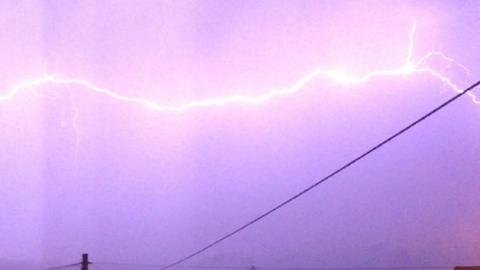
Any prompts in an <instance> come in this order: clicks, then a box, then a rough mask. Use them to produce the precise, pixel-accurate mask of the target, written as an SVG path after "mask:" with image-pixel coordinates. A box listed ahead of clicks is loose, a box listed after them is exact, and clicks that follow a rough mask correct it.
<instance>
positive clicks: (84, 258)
mask: <svg viewBox="0 0 480 270" xmlns="http://www.w3.org/2000/svg"><path fill="white" fill-rule="evenodd" d="M89 264H90V262H89V261H88V253H83V254H82V270H88V265H89Z"/></svg>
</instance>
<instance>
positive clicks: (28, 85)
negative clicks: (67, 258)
mask: <svg viewBox="0 0 480 270" xmlns="http://www.w3.org/2000/svg"><path fill="white" fill-rule="evenodd" d="M416 30H417V22H416V21H415V20H414V21H413V23H412V28H411V30H410V34H409V43H408V48H407V55H406V59H405V62H404V64H403V65H401V66H400V67H398V68H394V69H378V70H373V71H370V72H368V73H366V74H364V75H362V76H354V75H349V74H347V73H345V72H342V71H339V70H332V69H322V68H317V69H314V70H312V71H310V72H308V73H306V74H305V75H304V76H303V77H301V78H300V79H298V80H297V81H296V82H295V83H294V84H292V85H290V86H289V87H286V88H283V89H278V90H271V91H267V92H265V93H263V94H260V95H240V94H239V95H232V96H224V97H213V98H209V99H201V100H192V101H189V102H185V103H181V104H163V103H159V102H156V101H154V100H150V99H146V98H140V97H134V96H126V95H122V94H120V93H118V92H116V91H114V90H112V89H108V88H103V87H99V86H96V85H94V84H93V83H92V82H89V81H86V80H82V79H77V78H61V77H59V76H56V75H47V76H44V77H41V78H38V79H34V80H30V81H24V82H21V83H19V84H17V85H15V86H14V87H13V88H12V89H11V90H10V91H9V92H7V93H6V94H5V95H3V96H0V102H2V101H7V100H11V99H13V98H15V96H16V95H17V94H18V93H19V92H21V91H26V90H29V89H33V88H35V87H39V86H42V85H47V84H55V85H76V86H81V87H82V88H83V89H86V90H88V91H91V92H94V93H98V94H102V95H105V96H108V97H110V98H113V99H116V100H118V101H122V102H128V103H133V104H137V105H141V106H144V107H147V108H149V109H152V110H155V111H176V112H184V111H187V110H190V109H194V108H202V107H212V106H225V105H228V104H233V103H237V104H251V105H254V104H261V103H264V102H266V101H268V100H271V99H274V98H278V97H281V96H286V95H291V94H294V93H297V92H300V91H301V90H302V89H304V88H305V87H306V86H307V85H308V84H310V83H312V82H313V81H314V80H316V79H318V78H320V77H323V78H326V79H330V80H332V81H333V82H335V83H338V84H342V85H350V84H362V83H367V82H369V81H371V80H373V79H375V78H377V77H398V76H409V75H413V74H429V75H431V76H433V77H434V78H436V79H438V80H439V81H440V82H442V83H443V84H444V85H446V86H447V87H449V88H450V89H451V90H453V91H455V92H461V89H460V88H459V87H458V86H457V85H456V84H455V83H454V82H453V81H452V80H451V79H450V78H449V77H447V76H445V75H442V73H441V72H439V71H437V70H435V69H434V68H431V67H428V66H426V65H425V63H427V62H428V60H430V59H432V58H434V57H438V58H440V59H441V60H442V61H445V62H446V63H448V64H449V65H452V64H454V65H456V66H458V67H460V68H461V69H462V70H463V71H464V72H465V73H466V74H467V75H468V76H470V73H471V72H470V70H469V69H468V68H467V67H465V66H463V65H461V64H458V63H456V62H455V61H454V60H453V59H452V58H450V57H448V56H447V55H445V54H444V53H442V52H439V51H431V52H429V53H428V54H425V55H424V56H423V57H421V58H420V59H419V60H418V61H416V62H415V61H413V51H414V37H415V33H416ZM468 94H469V96H470V97H471V99H472V101H473V102H474V103H475V104H480V100H479V99H478V98H477V97H476V96H475V95H474V94H472V93H470V92H469V93H468ZM76 115H77V116H75V118H77V117H78V114H77V113H76ZM75 129H77V127H76V126H75Z"/></svg>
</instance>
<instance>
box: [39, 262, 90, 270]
mask: <svg viewBox="0 0 480 270" xmlns="http://www.w3.org/2000/svg"><path fill="white" fill-rule="evenodd" d="M81 264H82V263H72V264H65V265H59V266H52V267H49V268H42V270H57V269H64V268H69V267H73V266H77V265H81Z"/></svg>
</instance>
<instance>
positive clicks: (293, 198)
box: [162, 81, 480, 270]
mask: <svg viewBox="0 0 480 270" xmlns="http://www.w3.org/2000/svg"><path fill="white" fill-rule="evenodd" d="M478 85H480V81H478V82H476V83H474V84H473V85H471V86H470V87H468V88H467V89H465V90H463V91H462V92H460V93H458V94H457V95H455V96H453V97H452V98H450V99H448V100H447V101H445V102H444V103H442V104H440V105H439V106H437V107H436V108H434V109H433V110H431V111H430V112H428V113H427V114H425V115H423V116H422V117H420V118H419V119H417V120H416V121H414V122H413V123H411V124H410V125H408V126H406V127H404V128H402V129H401V130H400V131H398V132H396V133H395V134H393V135H392V136H390V137H388V138H387V139H385V140H383V141H382V142H380V143H379V144H377V145H375V146H374V147H372V148H370V149H369V150H368V151H366V152H364V153H363V154H361V155H359V156H358V157H356V158H354V159H353V160H351V161H350V162H348V163H346V164H345V165H343V166H342V167H340V168H339V169H337V170H335V171H334V172H332V173H330V174H329V175H327V176H325V177H324V178H322V179H320V180H318V181H317V182H315V183H313V184H312V185H310V186H309V187H307V188H305V189H304V190H302V191H300V192H299V193H297V194H295V195H294V196H292V197H290V198H289V199H287V200H285V201H284V202H282V203H280V204H278V205H277V206H275V207H273V208H272V209H270V210H268V211H266V212H265V213H263V214H261V215H260V216H258V217H256V218H255V219H253V220H251V221H249V222H247V223H246V224H244V225H242V226H240V227H239V228H237V229H235V230H234V231H232V232H230V233H228V234H226V235H225V236H223V237H221V238H219V239H217V240H215V241H213V242H212V243H210V244H208V245H206V246H205V247H203V248H201V249H199V250H197V251H195V252H193V253H191V254H190V255H187V256H185V257H183V258H181V259H178V260H176V261H175V262H173V263H171V264H168V265H166V266H164V267H163V268H162V270H166V269H168V268H172V267H174V266H176V265H179V264H181V263H183V262H185V261H187V260H189V259H191V258H193V257H195V256H197V255H199V254H200V253H203V252H205V251H206V250H208V249H210V248H211V247H213V246H215V245H217V244H219V243H220V242H223V241H224V240H226V239H228V238H230V237H232V236H234V235H235V234H237V233H239V232H241V231H243V230H245V229H246V228H247V227H250V226H251V225H253V224H254V223H257V222H258V221H260V220H261V219H263V218H265V217H267V216H269V215H270V214H272V213H273V212H275V211H277V210H278V209H280V208H282V207H284V206H285V205H287V204H289V203H291V202H292V201H294V200H296V199H297V198H299V197H300V196H302V195H304V194H305V193H307V192H309V191H310V190H312V189H314V188H316V187H317V186H318V185H320V184H322V183H324V182H325V181H327V180H329V179H330V178H332V177H333V176H335V175H337V174H338V173H340V172H341V171H343V170H345V169H347V168H348V167H350V166H352V165H353V164H355V163H357V162H358V161H359V160H361V159H363V158H364V157H366V156H367V155H369V154H370V153H372V152H374V151H375V150H377V149H379V148H380V147H382V146H384V145H385V144H387V143H388V142H390V141H391V140H393V139H395V138H396V137H398V136H400V135H401V134H403V133H404V132H406V131H407V130H409V129H411V128H412V127H414V126H416V125H417V124H419V123H420V122H422V121H423V120H425V119H427V118H428V117H430V116H432V115H433V114H434V113H436V112H438V111H439V110H441V109H443V108H444V107H446V106H447V105H449V104H450V103H452V102H453V101H455V100H457V99H458V98H460V97H461V96H463V95H465V94H466V93H467V92H469V91H470V90H472V89H474V88H475V87H477V86H478Z"/></svg>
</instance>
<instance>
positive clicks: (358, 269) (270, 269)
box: [92, 262, 454, 270]
mask: <svg viewBox="0 0 480 270" xmlns="http://www.w3.org/2000/svg"><path fill="white" fill-rule="evenodd" d="M92 264H93V265H110V266H118V267H122V266H124V267H134V266H135V267H145V268H161V267H165V266H166V265H162V264H145V263H121V262H93V263H92ZM174 268H176V269H227V270H228V269H234V270H250V269H257V270H422V269H424V270H442V269H453V268H454V267H453V266H440V265H425V266H372V267H366V266H331V267H328V266H319V267H302V266H288V267H274V266H256V265H255V266H252V265H249V266H239V265H177V266H175V267H174Z"/></svg>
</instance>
